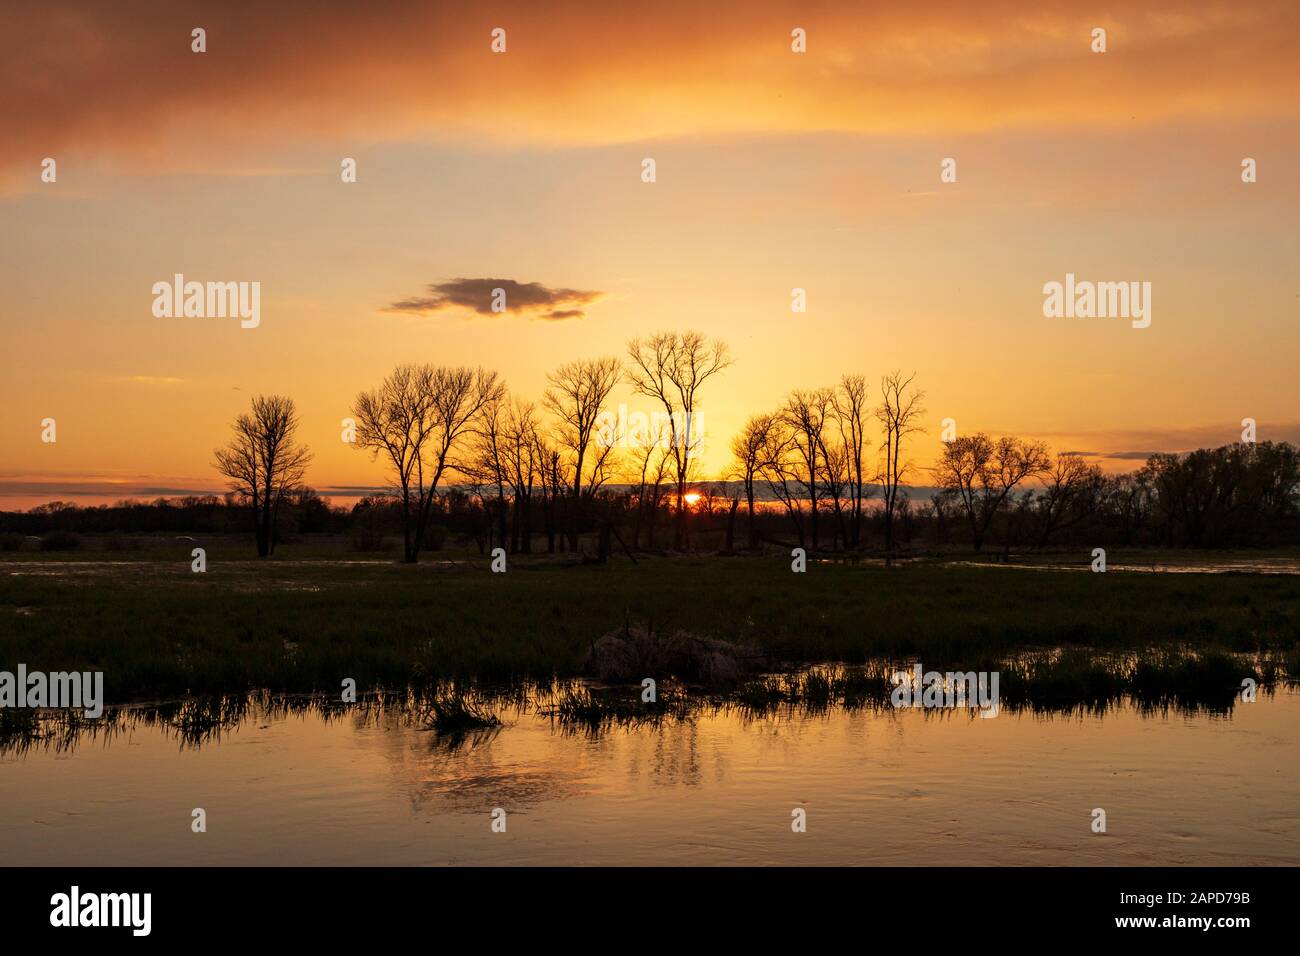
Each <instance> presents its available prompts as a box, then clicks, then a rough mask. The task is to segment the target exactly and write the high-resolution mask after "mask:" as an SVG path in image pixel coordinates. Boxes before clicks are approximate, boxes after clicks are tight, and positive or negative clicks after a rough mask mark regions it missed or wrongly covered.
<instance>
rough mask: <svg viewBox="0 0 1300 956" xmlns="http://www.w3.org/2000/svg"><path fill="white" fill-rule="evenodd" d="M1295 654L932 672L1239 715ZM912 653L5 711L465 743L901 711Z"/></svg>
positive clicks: (181, 728) (1047, 701)
mask: <svg viewBox="0 0 1300 956" xmlns="http://www.w3.org/2000/svg"><path fill="white" fill-rule="evenodd" d="M1293 658H1294V655H1292V657H1290V658H1287V657H1283V656H1282V655H1278V654H1271V655H1255V656H1250V655H1235V654H1229V653H1225V652H1222V651H1214V650H1211V651H1204V650H1190V649H1183V650H1175V649H1168V648H1166V649H1159V650H1156V651H1152V652H1151V653H1149V654H1146V655H1144V654H1139V653H1110V654H1102V655H1094V654H1090V653H1088V652H1085V651H1083V650H1080V649H1077V648H1067V649H1063V650H1056V651H1033V652H1026V653H1023V654H1020V655H1017V656H1015V657H1014V658H1012V659H1009V660H1005V661H1001V662H993V664H991V665H990V664H988V663H987V662H984V663H982V664H981V665H980V666H974V665H972V666H969V667H963V666H958V665H952V666H949V667H937V666H931V665H930V664H929V663H923V667H924V669H925V670H927V671H928V670H939V671H941V672H942V671H946V670H953V671H969V670H977V671H978V670H996V671H998V674H999V684H1000V688H999V698H1000V699H999V706H1000V708H1001V709H1002V710H1005V711H1007V712H1009V713H1013V714H1014V713H1017V712H1021V711H1024V712H1028V713H1030V714H1033V715H1042V716H1054V715H1069V714H1076V713H1088V714H1104V713H1106V712H1108V711H1110V710H1113V709H1115V708H1118V707H1121V706H1124V705H1126V704H1127V705H1131V706H1133V707H1135V708H1136V709H1137V710H1138V711H1139V712H1140V713H1143V714H1157V713H1169V712H1176V713H1180V714H1184V715H1196V714H1215V715H1228V714H1231V712H1232V711H1233V709H1234V708H1235V707H1236V706H1237V704H1238V703H1240V701H1241V690H1242V681H1243V680H1244V679H1245V678H1250V679H1252V680H1254V681H1256V683H1257V685H1258V688H1259V692H1260V693H1261V694H1262V695H1264V696H1267V695H1270V694H1273V693H1276V692H1277V691H1278V690H1279V689H1280V688H1282V687H1285V686H1300V672H1297V671H1296V670H1295V664H1296V663H1297V662H1296V661H1295V660H1294V659H1293ZM912 664H913V662H910V661H899V662H886V661H872V662H870V663H868V664H866V665H845V664H829V665H813V666H809V667H802V668H798V669H796V670H792V671H789V672H786V673H781V674H767V675H761V676H758V677H754V678H751V679H749V680H746V681H745V682H743V683H742V684H740V685H739V686H737V687H735V688H733V689H730V690H727V691H721V692H720V691H718V690H716V689H713V688H708V687H705V686H698V685H696V686H692V685H688V684H682V683H678V682H675V681H668V682H665V683H663V684H660V685H659V686H658V689H657V690H658V693H657V698H658V699H657V700H656V701H655V702H653V703H651V702H645V701H642V700H641V687H640V685H593V684H588V683H585V682H583V681H580V680H563V681H558V680H556V681H544V682H531V681H525V682H520V683H517V684H512V685H498V686H486V687H477V686H467V685H463V684H454V683H440V684H436V685H433V686H421V687H417V688H407V689H405V690H399V691H381V692H376V693H372V694H366V695H362V696H361V697H359V698H358V700H357V702H356V703H354V704H344V703H342V702H341V701H340V700H339V699H338V698H337V697H336V696H330V697H324V696H320V695H283V694H275V693H271V692H268V691H264V690H262V691H257V692H254V693H250V694H229V695H220V696H216V697H190V698H185V699H183V700H180V701H169V702H164V703H155V704H143V705H141V704H136V705H127V706H123V707H115V708H110V709H108V710H106V711H105V713H104V715H103V716H102V717H101V718H99V719H96V720H90V719H88V718H86V717H84V716H83V715H82V713H81V712H80V711H70V710H62V711H53V710H44V711H38V710H21V709H14V708H6V709H4V710H0V755H3V754H21V753H25V752H27V751H29V750H32V749H45V750H54V751H57V752H63V751H68V750H71V749H72V748H73V747H75V746H76V745H78V744H80V743H83V742H85V741H87V740H104V741H110V740H112V739H113V738H115V737H117V736H119V735H122V734H124V733H126V732H128V731H130V730H133V729H135V728H136V727H142V726H143V727H151V728H156V729H159V730H161V731H162V732H163V733H165V734H167V735H168V736H171V737H173V738H174V739H175V740H176V741H177V743H178V745H179V746H180V747H181V748H182V749H186V748H198V747H201V746H203V745H204V744H208V743H213V742H216V741H219V740H220V739H222V738H223V737H224V736H225V735H227V734H229V733H231V732H233V731H234V730H236V729H237V728H238V727H239V726H240V725H241V724H242V723H243V722H244V721H248V720H258V721H262V720H279V719H284V718H286V717H290V716H295V715H306V714H313V715H316V716H319V717H321V718H322V719H324V720H325V721H326V722H330V721H333V720H340V719H347V720H350V721H352V722H353V723H354V724H355V725H357V726H363V725H366V724H378V723H379V722H380V721H381V720H382V719H387V718H394V719H397V720H399V721H401V722H403V723H405V724H407V725H408V726H414V727H419V728H421V729H424V730H430V731H433V743H434V745H435V746H439V747H445V748H447V749H450V750H455V749H458V748H460V747H461V746H464V745H465V744H466V743H467V742H471V743H481V742H484V741H485V740H489V739H491V736H492V735H495V734H496V733H497V732H499V731H501V730H502V728H503V727H505V726H506V724H505V722H504V721H503V720H502V719H501V717H500V715H499V713H500V712H510V713H513V714H516V715H518V716H521V717H522V716H524V715H527V714H536V715H537V716H540V717H543V718H545V719H547V720H550V721H552V722H553V723H554V724H555V726H556V728H557V729H558V730H559V731H560V732H563V733H584V734H587V735H590V736H598V735H599V734H602V733H605V732H607V731H608V730H610V729H611V728H615V727H617V728H624V729H634V728H640V727H647V726H648V727H651V728H654V727H657V726H658V725H659V724H660V723H661V722H663V721H668V720H672V721H686V720H692V719H696V718H698V717H701V716H708V715H716V714H733V713H734V714H737V715H739V716H740V717H741V718H742V719H744V720H769V719H779V718H781V717H783V716H784V717H789V716H795V715H800V716H817V715H822V714H825V713H827V712H829V711H830V710H831V709H833V708H845V709H848V710H857V709H863V708H867V709H872V710H875V711H881V712H885V713H890V712H892V711H893V709H894V706H893V702H892V699H891V695H892V694H893V691H894V689H895V687H896V684H895V682H894V675H895V674H896V673H898V672H900V671H902V672H907V671H909V670H910V669H911V667H912ZM923 713H924V714H925V715H926V716H931V715H933V714H936V713H940V714H947V715H952V714H959V715H960V714H966V715H968V716H969V717H970V718H971V719H976V716H977V714H978V710H977V708H976V707H975V706H974V705H973V704H972V705H971V706H967V707H959V708H955V709H944V710H934V709H929V710H924V711H923Z"/></svg>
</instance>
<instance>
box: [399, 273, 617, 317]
mask: <svg viewBox="0 0 1300 956" xmlns="http://www.w3.org/2000/svg"><path fill="white" fill-rule="evenodd" d="M496 289H501V290H502V291H503V292H504V293H505V301H504V303H503V306H504V308H503V310H502V312H501V313H498V312H495V311H493V309H492V305H493V293H494V291H495V290H496ZM428 290H429V294H428V295H423V296H412V297H411V298H409V299H400V300H398V301H397V302H394V303H392V304H391V305H389V306H388V308H387V310H386V311H388V312H411V313H414V314H415V315H427V314H429V313H432V312H447V311H453V310H456V309H469V310H471V311H473V312H476V313H478V314H479V315H486V316H493V315H499V314H503V313H514V314H516V315H526V316H528V317H529V318H535V319H544V320H546V321H548V322H559V321H562V320H564V319H580V318H582V317H583V316H584V315H586V313H585V312H584V311H583V310H582V309H580V308H576V306H581V305H587V304H588V303H591V302H595V301H596V300H597V299H599V298H600V297H601V296H602V295H603V293H601V292H594V291H586V290H583V289H552V288H550V287H549V286H544V285H542V284H541V283H540V282H517V281H516V280H514V279H452V280H450V281H448V282H437V283H434V284H432V285H430V286H429V287H428Z"/></svg>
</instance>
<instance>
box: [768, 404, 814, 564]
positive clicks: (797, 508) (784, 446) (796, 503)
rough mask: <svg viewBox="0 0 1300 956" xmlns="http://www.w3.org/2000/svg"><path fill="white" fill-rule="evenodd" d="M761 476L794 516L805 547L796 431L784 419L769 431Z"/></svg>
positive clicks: (778, 418)
mask: <svg viewBox="0 0 1300 956" xmlns="http://www.w3.org/2000/svg"><path fill="white" fill-rule="evenodd" d="M760 472H761V474H762V475H763V480H764V481H766V482H767V487H768V490H770V491H771V492H772V495H773V496H774V497H775V498H776V499H777V500H778V501H780V502H781V504H783V505H785V510H786V514H788V515H789V516H790V521H791V522H792V523H793V524H794V530H795V533H796V534H797V535H798V536H799V546H800V547H803V545H804V544H805V543H806V541H805V538H804V522H803V504H802V502H803V498H802V497H801V492H800V488H799V486H800V481H799V476H798V472H799V454H798V451H797V450H796V447H795V437H794V429H793V428H792V427H791V425H790V423H789V422H788V421H786V419H785V418H784V417H783V416H780V415H777V416H773V418H772V423H771V427H770V428H769V429H768V430H767V437H766V441H765V442H764V443H763V456H762V465H761V466H760Z"/></svg>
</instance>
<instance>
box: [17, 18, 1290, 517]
mask: <svg viewBox="0 0 1300 956" xmlns="http://www.w3.org/2000/svg"><path fill="white" fill-rule="evenodd" d="M270 6H271V5H262V4H252V3H246V4H245V3H224V4H221V5H219V9H217V8H216V7H217V5H212V4H200V3H188V4H187V3H166V4H163V3H159V4H156V5H154V6H151V5H147V4H145V5H135V6H133V7H131V8H130V12H129V13H124V12H123V11H122V9H121V8H118V7H115V6H113V5H105V4H91V3H86V4H75V3H74V4H58V5H51V6H41V7H38V6H37V5H34V4H33V5H30V6H24V7H23V9H21V10H19V11H18V12H17V13H14V12H12V11H10V12H7V13H6V15H5V16H6V22H5V24H4V29H3V30H0V63H3V67H0V70H2V71H3V81H4V82H3V83H0V116H3V117H4V118H5V119H4V134H5V135H4V136H0V221H2V222H3V228H2V229H0V290H2V293H3V294H0V324H2V325H3V329H4V333H5V342H6V344H7V346H8V347H7V349H6V353H7V357H6V361H5V373H4V376H3V378H2V379H0V398H3V408H4V414H3V417H0V447H2V448H4V456H3V460H2V461H0V507H26V506H28V505H30V504H32V503H35V502H39V501H44V500H48V499H51V498H71V497H81V498H84V499H85V500H99V499H98V498H97V497H96V496H98V495H101V494H102V495H107V496H108V498H109V499H111V498H114V497H118V496H124V495H127V494H138V495H144V496H151V495H153V494H159V493H166V492H169V491H181V490H215V489H219V488H220V487H221V482H220V480H219V479H218V477H217V475H216V474H215V472H214V470H213V469H212V467H211V460H212V448H213V447H214V446H216V445H218V444H220V443H221V442H223V441H224V439H225V435H226V429H227V425H228V423H229V421H230V419H231V418H233V416H234V415H235V414H237V413H238V412H239V411H240V410H241V409H242V407H243V406H244V405H246V403H247V401H248V398H249V396H250V395H252V394H254V393H257V392H280V393H284V394H288V395H291V396H293V397H294V398H295V399H296V400H297V401H298V404H299V407H300V409H301V411H302V413H303V417H304V438H305V439H306V440H307V441H308V443H309V444H310V445H311V446H312V448H313V450H314V452H315V454H316V461H315V463H314V465H313V467H312V469H311V471H310V473H309V476H308V477H309V481H310V482H311V483H312V484H313V485H314V486H316V487H318V488H321V489H324V490H326V491H327V492H328V491H329V489H340V488H351V487H368V486H374V485H379V484H382V483H383V480H384V475H383V470H382V468H381V467H380V465H378V464H376V463H372V462H371V461H370V460H369V458H368V457H367V456H365V455H363V454H361V453H359V452H356V451H354V450H352V449H351V448H349V447H348V446H346V445H344V444H343V443H342V442H340V441H339V428H338V422H339V419H340V418H341V417H342V416H344V415H346V414H347V406H348V404H349V403H350V401H351V399H352V398H353V396H354V395H355V394H356V393H357V391H359V390H360V389H363V388H367V387H370V386H371V385H373V384H374V383H376V382H377V381H378V379H379V378H381V377H382V376H383V375H384V374H385V373H386V372H387V371H388V370H389V369H390V368H391V367H392V366H393V365H394V364H395V363H396V362H399V361H406V360H419V361H432V362H438V363H450V364H461V363H465V364H484V365H489V366H491V367H494V368H497V369H498V370H499V371H500V372H501V373H502V375H503V376H504V377H505V379H506V380H507V382H508V383H509V384H510V385H511V387H512V389H514V390H515V391H516V392H517V393H519V394H521V395H524V396H527V397H534V398H535V397H537V396H538V395H539V394H540V392H541V389H542V388H543V386H544V376H545V373H546V371H547V370H549V369H551V368H554V367H555V366H557V365H559V364H560V363H562V362H564V361H567V360H569V359H572V358H577V357H583V356H593V357H594V356H599V355H608V354H614V355H619V354H622V352H623V347H624V344H625V343H626V341H627V340H628V339H629V338H632V337H633V336H636V335H641V334H645V333H648V332H652V331H656V330H659V329H684V328H696V329H699V330H700V331H702V332H704V333H706V334H708V335H711V336H714V335H716V336H721V337H722V338H724V339H726V340H727V341H728V342H729V343H730V344H731V347H732V351H733V354H734V357H735V361H736V364H735V365H734V367H733V368H731V369H730V370H728V371H727V372H726V373H725V376H724V377H723V378H722V379H719V380H718V382H717V384H716V385H714V386H712V387H710V388H707V389H706V391H705V393H704V396H703V397H704V409H705V415H706V422H705V424H706V430H707V435H706V440H707V442H708V446H709V454H708V456H707V457H706V458H705V461H704V465H705V471H706V473H717V472H720V471H722V470H723V469H724V468H725V465H726V446H727V442H728V439H729V436H730V434H731V432H732V431H733V430H734V429H735V428H736V427H737V426H738V425H739V424H740V423H741V422H742V421H743V420H744V418H745V417H746V416H748V415H749V414H751V413H753V412H755V411H762V410H768V409H770V408H771V407H774V406H775V405H776V404H778V403H779V402H780V400H781V398H782V397H783V396H784V394H785V393H786V392H788V391H789V390H790V389H791V388H795V387H805V388H806V387H812V386H816V385H821V384H830V383H832V382H833V381H834V380H835V379H837V378H838V376H839V375H840V373H842V372H861V373H863V374H866V375H867V376H868V379H869V380H870V381H872V382H873V383H874V382H875V380H876V379H878V377H879V375H880V374H881V373H882V372H884V371H887V370H890V369H893V368H903V369H909V370H910V369H915V370H916V371H917V373H918V381H919V382H920V384H921V385H922V387H924V388H925V390H926V391H927V393H928V398H927V401H926V405H927V408H928V409H929V416H928V417H929V419H931V421H930V422H928V424H929V428H930V434H929V435H927V436H922V437H921V438H919V439H918V442H917V447H916V454H915V457H916V459H917V460H918V462H919V463H920V464H925V463H928V461H929V460H930V458H931V457H932V455H933V448H934V446H935V445H937V442H938V433H939V422H940V420H941V419H943V418H947V417H951V418H954V419H956V421H957V424H958V428H959V430H966V431H970V430H976V429H983V430H988V431H993V432H1016V433H1019V434H1025V435H1030V436H1034V437H1041V438H1044V439H1046V440H1048V441H1049V442H1051V443H1052V444H1053V446H1054V447H1056V448H1058V449H1073V450H1084V451H1091V452H1096V453H1097V454H1098V455H1099V456H1101V457H1099V460H1101V461H1103V463H1104V464H1105V465H1106V467H1108V468H1111V469H1114V468H1120V467H1130V466H1131V465H1132V458H1131V457H1129V456H1132V455H1134V454H1136V453H1145V452H1148V451H1153V450H1179V449H1184V448H1189V447H1194V446H1197V445H1202V444H1218V443H1222V442H1227V441H1231V440H1234V439H1235V438H1236V437H1237V436H1238V434H1239V432H1240V425H1239V422H1240V420H1241V419H1242V418H1243V417H1247V416H1249V417H1253V418H1255V419H1257V420H1258V422H1259V429H1260V437H1261V438H1290V439H1296V438H1298V437H1300V424H1298V423H1300V415H1297V414H1296V412H1295V408H1296V404H1297V402H1296V400H1297V398H1300V388H1298V387H1297V385H1296V375H1295V372H1294V367H1295V356H1296V355H1297V349H1296V345H1297V332H1296V328H1297V322H1296V318H1297V316H1296V312H1297V308H1298V307H1300V283H1298V282H1297V267H1296V262H1297V261H1298V259H1297V252H1298V251H1300V250H1297V236H1298V235H1300V233H1298V232H1297V229H1296V220H1297V216H1296V213H1297V211H1298V209H1300V202H1298V199H1300V190H1298V189H1297V185H1296V176H1295V170H1296V168H1297V166H1296V164H1297V157H1298V156H1300V149H1298V147H1300V135H1297V128H1298V127H1297V124H1296V120H1297V118H1298V117H1297V113H1300V95H1298V94H1300V89H1298V87H1300V83H1298V82H1297V79H1298V78H1300V77H1298V74H1300V68H1298V67H1297V66H1296V65H1295V64H1296V61H1297V58H1296V57H1295V56H1294V50H1293V49H1292V47H1293V44H1294V39H1295V37H1296V35H1297V26H1300V22H1298V21H1300V12H1298V10H1297V8H1296V7H1295V5H1294V4H1290V3H1252V4H1249V5H1246V4H1240V3H1208V4H1199V5H1196V10H1195V11H1190V10H1188V9H1184V7H1185V5H1184V4H1182V3H1143V4H1108V5H1105V6H1100V5H1097V6H1094V5H1090V4H1083V3H1080V4H1075V3H1055V4H1053V3H1046V4H1044V3H1039V4H1035V5H1034V9H1033V12H1032V13H1029V12H1025V9H1024V5H1023V4H1018V3H1017V4H1013V3H985V4H979V5H974V4H964V3H961V4H958V3H953V4H945V3H938V4H926V5H924V6H923V7H920V8H916V9H907V10H905V9H901V8H897V7H891V8H890V9H877V10H874V11H872V10H866V9H863V6H864V5H862V4H849V3H840V4H815V3H814V4H809V3H798V4H793V3H792V4H771V3H752V2H749V3H714V4H709V5H707V9H704V10H701V9H699V7H700V6H701V5H699V4H686V3H682V4H671V3H670V4H663V3H659V4H654V5H648V6H646V7H644V8H637V9H627V10H625V9H623V8H622V5H613V4H595V3H585V4H560V5H558V6H557V5H547V8H546V10H545V11H543V10H542V9H541V5H538V4H481V5H474V6H473V7H472V8H470V9H458V8H457V7H456V6H451V5H447V6H444V7H443V8H442V12H431V11H430V10H429V9H427V7H428V6H429V5H427V4H394V5H389V6H386V7H385V11H386V12H385V14H384V15H383V16H379V15H377V14H375V13H372V12H367V10H366V7H365V5H350V4H331V3H318V4H295V3H280V4H275V5H274V8H273V9H268V7H270ZM196 26H202V27H204V28H205V29H206V30H207V44H208V51H207V52H206V53H203V54H195V53H192V52H191V51H190V31H191V29H192V28H194V27H196ZM498 26H499V27H503V28H505V29H506V31H507V51H506V52H505V53H504V54H494V53H492V52H491V50H490V46H489V45H490V42H491V37H490V32H491V30H492V29H493V28H494V27H498ZM1098 26H1100V27H1103V28H1105V29H1106V30H1107V45H1108V49H1107V52H1106V53H1104V54H1096V53H1092V52H1091V51H1090V49H1089V45H1090V42H1091V36H1090V34H1091V31H1092V29H1093V28H1094V27H1098ZM795 27H802V28H804V29H805V30H806V31H807V38H808V39H807V53H804V54H795V53H793V52H791V50H790V31H791V30H792V29H793V28H795ZM45 157H53V158H55V159H56V160H57V163H58V180H57V182H55V183H42V182H41V179H40V173H41V161H42V159H43V158H45ZM343 157H354V158H356V160H357V162H358V182H357V183H355V184H344V183H342V182H340V178H339V163H340V160H341V159H342V158H343ZM645 157H653V158H654V159H655V160H656V163H657V175H658V178H657V182H655V183H653V184H647V183H643V182H642V181H641V179H640V172H641V161H642V159H643V158H645ZM944 157H954V158H955V159H956V160H957V163H958V179H957V182H956V183H940V181H939V163H940V160H941V159H943V158H944ZM1243 157H1253V158H1254V159H1256V161H1257V163H1258V171H1259V173H1258V175H1259V181H1258V182H1256V183H1253V184H1244V183H1242V182H1241V177H1240V168H1241V160H1242V158H1243ZM177 272H181V273H184V274H185V275H186V277H187V278H191V279H198V280H208V279H211V280H221V281H259V282H260V283H261V285H262V319H261V324H260V325H259V326H258V328H256V329H241V328H239V325H238V322H237V321H236V322H231V321H225V320H207V319H197V318H189V319H186V318H174V319H173V318H162V319H160V318H155V317H154V316H153V315H152V313H151V310H150V306H151V303H152V294H151V291H150V290H151V287H152V285H153V283H154V282H156V281H159V280H170V278H171V276H172V275H173V274H175V273H177ZM1067 272H1071V273H1075V274H1076V275H1078V276H1079V277H1080V278H1085V279H1094V280H1103V281H1104V280H1116V281H1118V280H1138V281H1149V282H1151V283H1152V287H1153V315H1152V324H1151V327H1150V328H1147V329H1141V330H1139V329H1133V328H1131V327H1130V326H1129V323H1128V322H1127V321H1126V320H1106V319H1048V318H1044V316H1043V313H1042V302H1043V297H1042V291H1041V290H1042V286H1043V284H1044V283H1045V282H1049V281H1061V280H1063V278H1064V276H1065V274H1066V273H1067ZM460 277H468V278H480V277H483V278H488V277H491V278H497V279H503V280H510V281H513V282H517V283H521V284H523V283H538V284H539V285H540V287H542V288H543V289H549V290H556V289H558V290H570V291H573V292H577V293H583V294H584V295H585V296H586V297H585V298H582V297H580V299H572V298H571V299H569V300H565V301H560V300H557V301H558V302H559V304H558V305H557V306H555V307H553V308H549V310H548V309H542V308H540V307H539V308H538V309H532V310H529V311H525V312H510V313H507V314H505V315H483V314H479V313H477V312H475V311H474V310H473V309H471V308H466V307H463V306H459V305H456V304H455V303H452V304H451V305H449V306H448V307H445V308H442V309H439V310H436V311H432V312H429V311H426V312H425V313H424V314H416V313H413V312H400V311H399V312H395V311H391V310H389V309H388V306H390V305H391V304H392V303H394V302H400V301H403V300H410V299H415V298H420V297H425V296H427V294H428V293H427V289H428V287H429V286H430V285H431V284H439V283H446V282H449V281H450V280H453V279H457V278H460ZM796 286H798V287H802V288H805V289H807V294H808V311H807V313H805V314H794V313H792V312H791V311H790V290H791V289H792V288H793V287H796ZM588 294H589V295H588ZM561 298H562V297H561ZM567 313H581V314H580V315H577V314H567ZM551 314H554V315H556V316H558V317H556V318H549V319H548V318H543V317H542V316H544V315H551ZM873 397H874V392H873ZM617 400H619V401H628V402H629V403H630V404H631V405H632V407H633V408H638V407H646V406H645V405H644V403H642V402H639V401H637V400H634V399H632V398H631V397H630V396H628V395H626V394H620V395H619V396H618V398H617ZM46 417H53V418H55V419H56V421H57V423H58V441H57V442H56V443H54V444H46V443H42V442H41V440H40V432H41V427H40V422H41V420H42V419H43V418H46ZM921 477H922V478H923V476H921Z"/></svg>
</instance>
